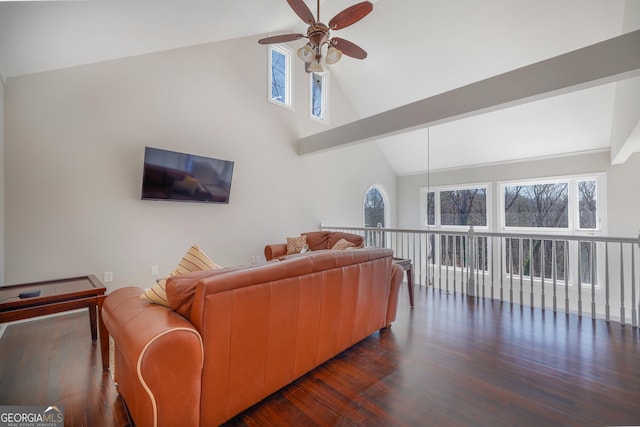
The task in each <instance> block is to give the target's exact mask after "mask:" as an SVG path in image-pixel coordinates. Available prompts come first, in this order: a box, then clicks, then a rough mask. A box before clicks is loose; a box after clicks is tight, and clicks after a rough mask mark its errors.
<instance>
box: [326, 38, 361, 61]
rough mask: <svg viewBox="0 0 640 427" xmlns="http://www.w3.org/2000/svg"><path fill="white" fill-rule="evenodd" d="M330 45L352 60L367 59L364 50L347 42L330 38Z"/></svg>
mask: <svg viewBox="0 0 640 427" xmlns="http://www.w3.org/2000/svg"><path fill="white" fill-rule="evenodd" d="M331 44H332V45H333V46H334V47H335V48H336V49H338V50H339V51H340V52H342V53H343V54H344V55H347V56H350V57H352V58H356V59H365V58H366V57H367V52H366V51H365V50H364V49H362V48H361V47H360V46H358V45H357V44H355V43H352V42H350V41H349V40H345V39H341V38H340V37H332V38H331Z"/></svg>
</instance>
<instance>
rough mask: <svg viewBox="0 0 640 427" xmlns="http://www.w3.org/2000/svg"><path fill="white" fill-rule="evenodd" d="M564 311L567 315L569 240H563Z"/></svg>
mask: <svg viewBox="0 0 640 427" xmlns="http://www.w3.org/2000/svg"><path fill="white" fill-rule="evenodd" d="M563 246H564V312H565V314H566V315H567V316H568V315H569V241H568V240H565V241H564V244H563Z"/></svg>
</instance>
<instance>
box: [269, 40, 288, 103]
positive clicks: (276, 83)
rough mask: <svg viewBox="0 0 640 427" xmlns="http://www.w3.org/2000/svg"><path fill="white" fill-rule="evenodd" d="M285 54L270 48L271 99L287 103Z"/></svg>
mask: <svg viewBox="0 0 640 427" xmlns="http://www.w3.org/2000/svg"><path fill="white" fill-rule="evenodd" d="M286 61H287V56H286V55H284V54H283V53H281V52H279V51H278V50H276V49H273V48H272V49H271V99H272V100H273V101H277V102H280V103H282V104H286V103H287V92H286V90H287V74H286V73H287V62H286Z"/></svg>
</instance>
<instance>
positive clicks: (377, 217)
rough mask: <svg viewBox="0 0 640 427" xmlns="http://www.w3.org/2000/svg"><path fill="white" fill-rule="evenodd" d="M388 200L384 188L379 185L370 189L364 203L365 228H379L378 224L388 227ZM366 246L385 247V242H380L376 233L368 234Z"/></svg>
mask: <svg viewBox="0 0 640 427" xmlns="http://www.w3.org/2000/svg"><path fill="white" fill-rule="evenodd" d="M386 199H387V198H386V196H385V194H384V190H383V189H382V187H380V186H378V185H372V186H371V187H369V189H368V190H367V192H366V194H365V196H364V203H363V213H364V226H365V227H377V226H378V224H380V225H381V226H382V227H384V226H385V225H386V219H387V208H386ZM365 245H366V246H385V244H384V241H382V242H378V240H377V236H376V233H375V232H367V234H366V235H365Z"/></svg>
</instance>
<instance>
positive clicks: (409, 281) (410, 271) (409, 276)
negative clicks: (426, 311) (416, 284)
mask: <svg viewBox="0 0 640 427" xmlns="http://www.w3.org/2000/svg"><path fill="white" fill-rule="evenodd" d="M407 286H408V287H409V304H411V308H413V269H411V268H409V269H407Z"/></svg>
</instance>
